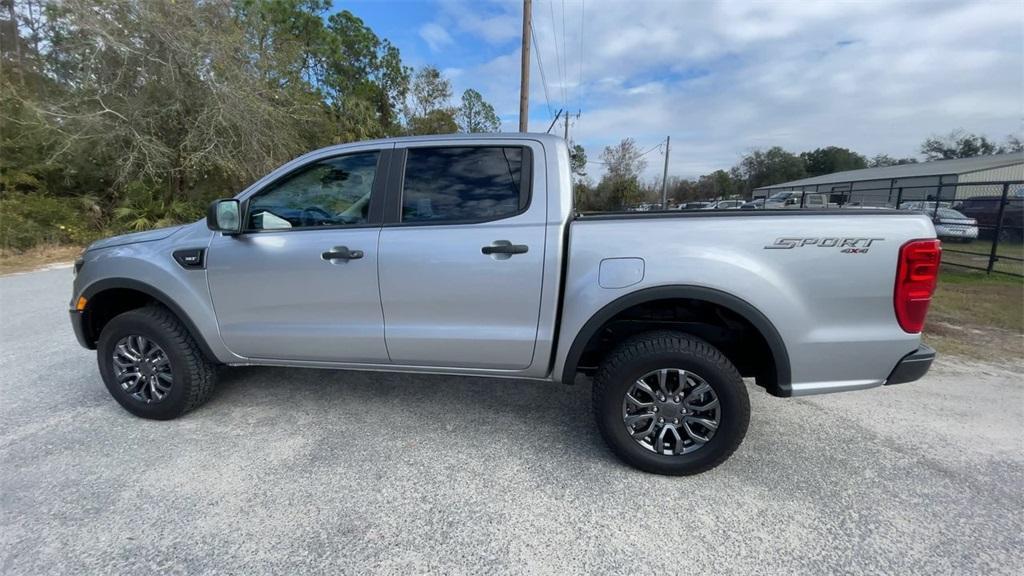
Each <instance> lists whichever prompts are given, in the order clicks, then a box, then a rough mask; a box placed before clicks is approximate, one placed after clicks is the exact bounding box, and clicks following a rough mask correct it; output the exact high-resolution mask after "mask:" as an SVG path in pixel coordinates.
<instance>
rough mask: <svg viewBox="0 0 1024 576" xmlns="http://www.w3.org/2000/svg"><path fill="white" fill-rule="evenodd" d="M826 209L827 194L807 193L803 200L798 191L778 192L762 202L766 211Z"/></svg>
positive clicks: (800, 192)
mask: <svg viewBox="0 0 1024 576" xmlns="http://www.w3.org/2000/svg"><path fill="white" fill-rule="evenodd" d="M801 199H802V200H803V201H802V202H801ZM828 207H829V204H828V195H827V194H817V193H808V194H807V195H806V198H804V193H803V192H802V191H800V190H780V191H778V192H776V193H774V194H772V195H771V196H769V197H768V198H766V199H765V201H764V208H765V209H767V210H778V209H780V208H790V209H798V208H828Z"/></svg>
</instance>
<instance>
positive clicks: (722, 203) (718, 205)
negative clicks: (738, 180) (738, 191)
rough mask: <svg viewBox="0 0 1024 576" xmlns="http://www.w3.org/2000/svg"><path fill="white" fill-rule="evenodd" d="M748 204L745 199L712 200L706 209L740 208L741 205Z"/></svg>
mask: <svg viewBox="0 0 1024 576" xmlns="http://www.w3.org/2000/svg"><path fill="white" fill-rule="evenodd" d="M744 204H746V201H745V200H719V201H718V202H712V203H711V204H709V205H708V206H707V207H706V208H704V210H739V208H740V206H743V205H744Z"/></svg>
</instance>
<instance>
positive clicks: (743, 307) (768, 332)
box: [561, 286, 792, 396]
mask: <svg viewBox="0 0 1024 576" xmlns="http://www.w3.org/2000/svg"><path fill="white" fill-rule="evenodd" d="M675 298H686V299H689V300H704V301H706V302H711V303H712V304H717V305H719V306H722V307H723V308H728V309H729V310H732V311H733V312H734V313H736V314H737V315H739V316H740V317H742V318H743V319H745V320H746V321H748V322H750V324H751V325H753V326H754V328H756V329H757V330H758V332H760V333H761V336H763V337H764V339H765V341H766V342H767V344H768V349H769V350H770V351H771V354H772V360H773V362H774V363H775V385H774V389H773V390H769V392H771V393H772V394H774V395H776V396H791V395H792V387H791V386H790V384H791V382H792V373H791V371H790V364H789V353H788V352H787V351H786V344H785V342H784V341H783V340H782V336H780V335H779V331H778V330H776V329H775V325H774V324H772V322H771V321H770V320H769V319H768V317H767V316H765V315H764V314H762V313H761V311H760V310H758V309H757V308H756V307H754V306H753V305H752V304H750V303H749V302H747V301H746V300H743V299H741V298H738V297H736V296H733V295H732V294H729V293H727V292H722V291H721V290H716V289H714V288H705V287H703V286H656V287H654V288H645V289H643V290H637V291H636V292H631V293H629V294H626V295H624V296H621V297H619V298H617V299H615V300H612V301H611V302H610V303H608V304H606V305H605V306H604V307H603V308H601V309H600V310H598V311H597V312H596V313H595V314H594V315H593V316H591V317H590V319H589V320H587V322H586V323H585V324H583V327H582V328H580V330H579V332H578V333H577V334H576V337H575V338H574V339H573V341H572V345H571V346H570V347H569V352H568V353H567V354H566V357H565V364H564V366H563V368H562V375H561V376H562V377H561V381H562V382H563V383H565V384H571V383H572V382H573V381H574V380H575V378H576V368H577V366H579V362H580V358H581V357H582V356H583V350H584V349H585V348H586V347H587V344H589V343H590V340H591V339H592V338H593V337H594V336H595V335H596V334H597V333H598V332H599V331H600V330H601V328H602V327H603V326H604V325H605V324H606V323H607V322H608V321H609V320H611V319H612V318H613V317H614V316H615V315H616V314H618V313H619V312H622V311H623V310H626V309H627V308H632V307H633V306H636V305H637V304H643V303H645V302H653V301H655V300H667V299H675Z"/></svg>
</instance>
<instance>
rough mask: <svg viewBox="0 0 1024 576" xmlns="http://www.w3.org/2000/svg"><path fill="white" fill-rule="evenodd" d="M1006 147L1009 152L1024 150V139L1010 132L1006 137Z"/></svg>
mask: <svg viewBox="0 0 1024 576" xmlns="http://www.w3.org/2000/svg"><path fill="white" fill-rule="evenodd" d="M1005 148H1006V151H1007V152H1024V140H1021V138H1020V136H1018V135H1016V134H1010V135H1009V136H1007V137H1006V146H1005Z"/></svg>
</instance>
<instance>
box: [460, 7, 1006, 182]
mask: <svg viewBox="0 0 1024 576" xmlns="http://www.w3.org/2000/svg"><path fill="white" fill-rule="evenodd" d="M552 1H553V0H535V1H534V25H535V29H536V33H537V36H538V42H539V45H536V46H534V49H535V50H538V51H539V52H540V56H541V58H542V60H543V62H544V68H545V75H546V76H547V80H548V82H547V88H548V90H547V92H548V95H549V97H550V100H551V107H552V108H553V109H555V110H557V109H558V108H561V107H567V108H570V109H571V110H573V111H575V109H576V108H577V106H579V104H578V103H579V102H580V101H582V106H580V107H582V109H583V115H582V117H581V118H580V120H579V121H578V122H577V123H576V124H575V125H574V127H573V134H574V139H576V140H577V141H578V142H580V143H582V144H583V145H584V146H586V147H587V151H588V155H589V157H591V158H597V157H598V155H599V154H600V150H601V148H602V147H603V146H604V145H608V144H613V143H616V142H618V140H620V139H621V138H624V137H627V136H630V137H633V138H635V139H636V140H637V142H638V143H639V144H640V145H641V146H644V147H647V146H650V145H652V144H654V143H656V142H657V141H659V140H661V139H663V138H664V137H665V136H666V135H672V144H673V146H672V158H671V163H670V168H669V170H670V173H672V174H675V175H679V176H695V175H698V174H701V173H706V172H710V171H712V170H715V169H718V168H728V167H729V166H731V165H733V164H734V163H735V162H736V161H737V160H738V159H739V158H740V156H741V155H742V154H743V153H745V152H747V151H748V150H750V149H751V148H753V147H764V146H772V145H781V146H783V147H786V148H788V149H790V150H792V151H797V152H798V151H802V150H808V149H813V148H815V147H819V146H828V145H836V146H845V147H849V148H852V149H854V150H857V151H858V152H861V153H862V154H866V155H874V154H878V153H888V154H891V155H897V156H913V155H917V153H918V146H919V144H920V142H921V141H922V140H924V139H925V138H926V137H927V136H929V135H931V134H934V133H944V132H948V131H950V130H952V129H954V128H959V127H962V128H964V129H966V130H969V131H973V132H978V133H983V134H986V135H988V136H989V137H991V138H995V139H997V140H1002V139H1003V138H1005V136H1006V135H1007V134H1009V133H1011V132H1014V131H1017V132H1020V130H1021V125H1022V118H1024V52H1022V46H1024V13H1022V12H1021V10H1020V3H1019V2H1017V1H1003V2H1000V1H995V2H978V3H964V2H957V1H939V2H936V1H932V2H909V3H907V2H902V3H888V2H838V1H835V2H831V1H830V2H757V3H753V2H744V1H730V2H715V3H695V2H663V1H639V0H634V1H631V2H602V3H598V2H595V1H594V0H590V1H588V2H587V3H586V19H585V20H586V21H585V28H584V34H583V36H582V40H583V42H582V48H581V42H580V40H581V36H580V15H581V12H580V10H581V7H582V5H581V2H579V1H578V0H568V1H567V2H566V14H565V30H566V35H565V38H564V43H563V36H562V14H561V3H560V2H556V3H555V4H554V5H551V4H550V3H551V2H552ZM443 6H444V11H445V13H446V14H448V17H449V18H451V19H452V21H453V22H456V23H457V25H458V27H459V29H460V30H462V31H464V32H470V33H472V34H475V35H476V36H478V37H479V38H481V39H483V40H484V41H486V42H490V43H493V44H494V45H496V46H499V47H501V48H503V49H504V50H505V53H504V55H502V56H499V57H497V58H494V59H492V60H490V61H488V62H484V63H482V64H477V65H471V64H467V65H464V66H462V68H463V69H464V73H463V74H462V76H461V77H460V78H459V79H457V80H456V84H457V85H460V84H465V86H461V87H468V86H473V87H475V88H477V89H478V90H480V91H481V92H482V93H483V94H484V96H485V98H487V99H488V100H489V101H491V102H492V103H493V104H494V105H495V107H496V109H497V111H498V113H499V114H500V115H501V116H502V118H503V119H504V120H505V121H506V122H505V128H506V129H515V124H516V122H517V119H516V114H517V111H518V84H519V70H518V66H519V54H518V33H519V26H520V25H521V22H520V21H519V13H518V12H517V10H521V3H518V2H512V3H509V2H500V3H496V4H495V3H480V2H475V3H464V2H455V1H454V0H451V1H448V2H446V3H445V4H443ZM552 8H553V10H552ZM552 11H553V12H554V19H552V17H551V12H552ZM502 19H503V20H502ZM497 23H500V24H501V25H500V26H498V25H497ZM492 25H493V28H492ZM556 38H557V42H556ZM556 47H557V55H556ZM559 57H560V58H561V59H559ZM560 62H564V66H559V63H560ZM581 64H582V85H581V84H580V82H579V78H580V66H581ZM531 76H532V84H531V108H532V110H533V111H534V114H533V121H532V123H531V128H532V129H534V130H544V129H546V128H547V124H548V122H549V121H550V117H549V116H548V114H547V110H548V106H547V103H546V99H545V91H544V87H543V85H542V84H541V76H540V73H539V70H538V69H537V66H536V64H535V63H534V65H533V70H532V74H531ZM546 116H547V119H545V117H546ZM648 158H649V159H650V160H651V162H650V165H651V167H649V168H648V173H649V174H648V175H649V176H654V175H655V173H657V172H658V170H657V169H656V168H657V167H658V165H659V164H660V160H659V159H658V158H657V153H656V152H655V153H652V154H651V155H650V156H649V157H648ZM596 168H597V167H596V166H593V167H592V169H591V172H596Z"/></svg>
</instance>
